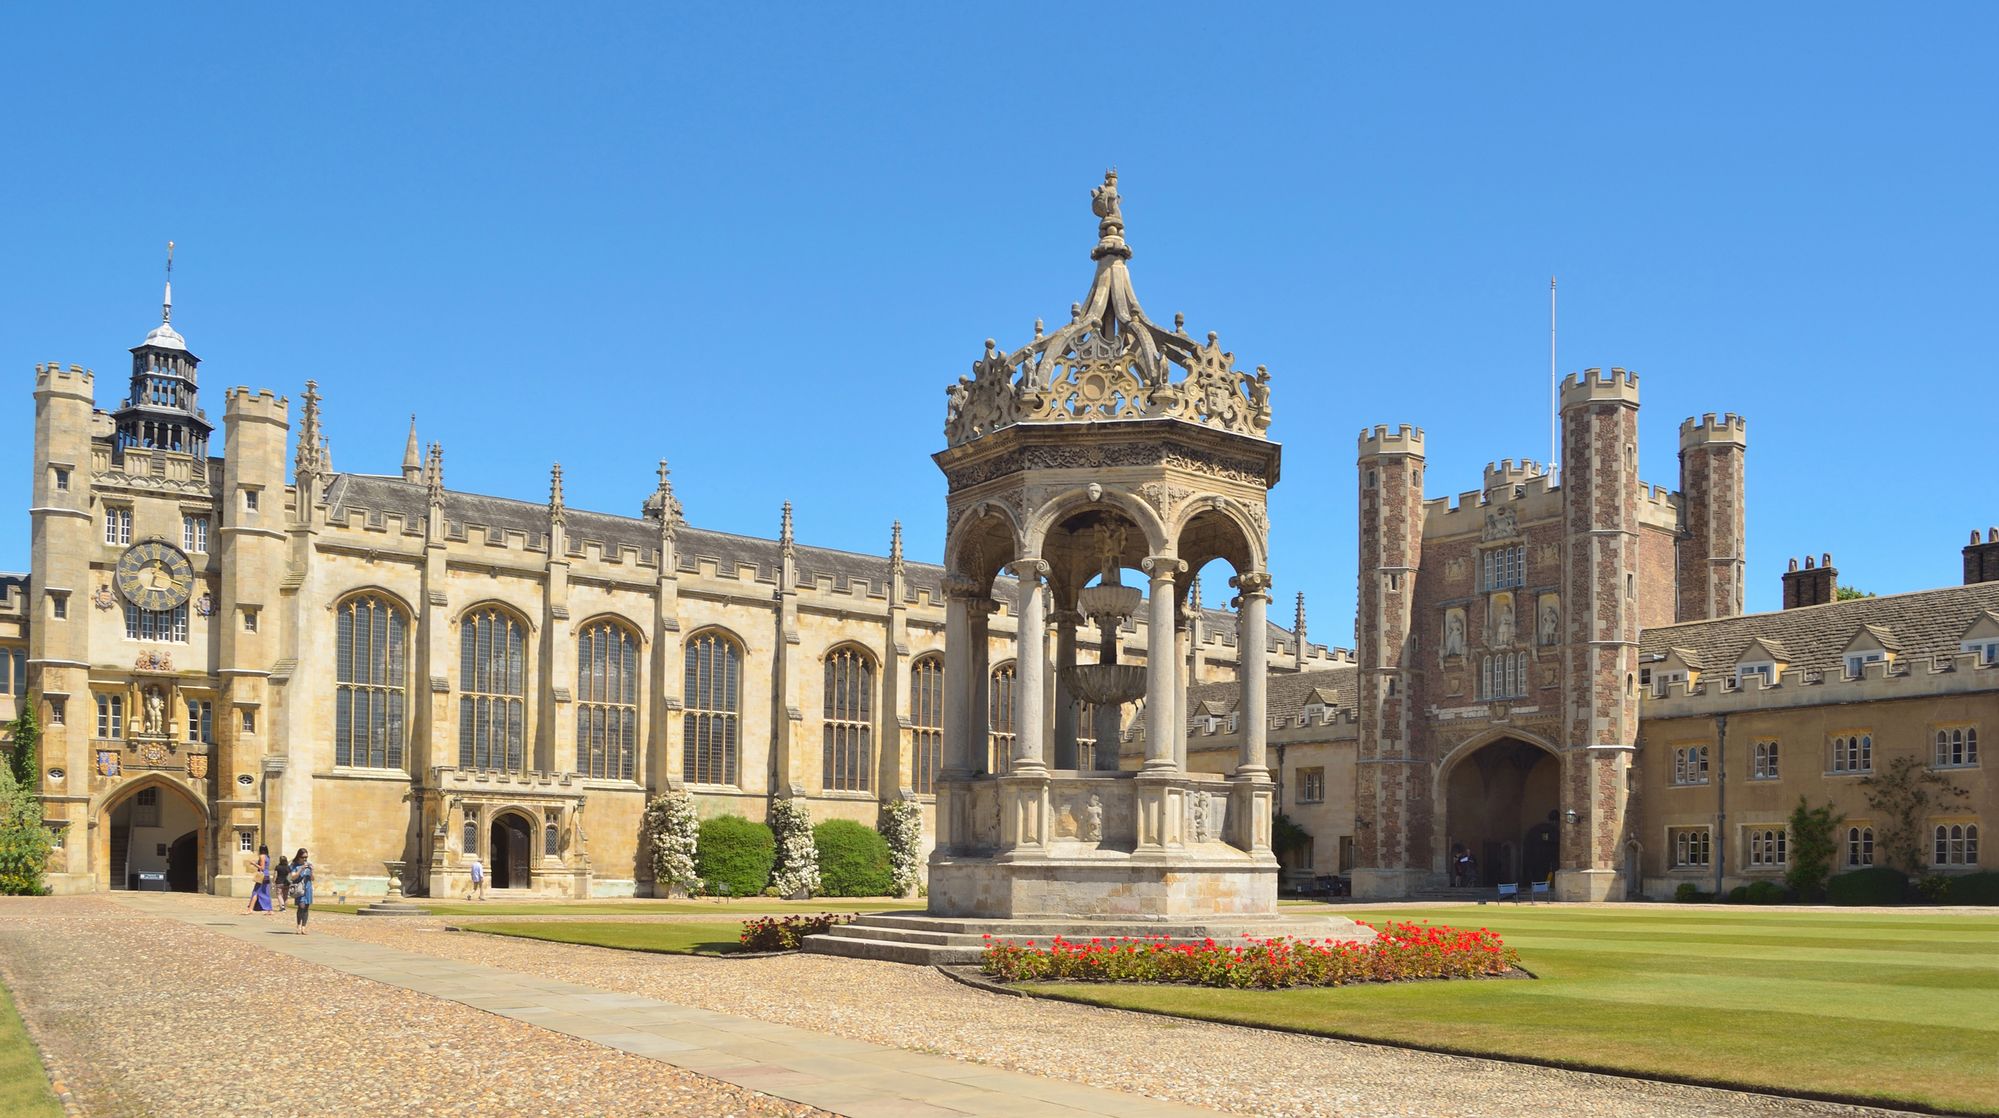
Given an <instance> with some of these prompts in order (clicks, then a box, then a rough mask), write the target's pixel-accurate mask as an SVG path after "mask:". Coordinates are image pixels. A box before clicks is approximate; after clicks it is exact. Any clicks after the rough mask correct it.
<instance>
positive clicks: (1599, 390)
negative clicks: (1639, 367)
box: [1562, 368, 1638, 409]
mask: <svg viewBox="0 0 1999 1118" xmlns="http://www.w3.org/2000/svg"><path fill="white" fill-rule="evenodd" d="M1605 401H1609V402H1614V403H1625V404H1630V405H1632V406H1633V407H1636V406H1637V405H1638V374H1637V373H1634V372H1631V371H1630V370H1629V369H1616V368H1613V369H1611V370H1610V372H1609V373H1608V374H1606V373H1605V372H1604V371H1603V370H1602V369H1584V370H1583V371H1582V372H1581V373H1571V374H1569V376H1568V377H1567V379H1565V380H1563V381H1562V407H1563V408H1564V409H1568V408H1573V407H1580V406H1581V405H1584V404H1594V403H1602V402H1605Z"/></svg>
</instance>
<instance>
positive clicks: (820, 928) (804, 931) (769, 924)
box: [736, 912, 854, 951]
mask: <svg viewBox="0 0 1999 1118" xmlns="http://www.w3.org/2000/svg"><path fill="white" fill-rule="evenodd" d="M853 922H854V918H853V916H852V915H835V914H834V913H831V912H822V913H820V914H819V915H817V916H802V915H801V916H759V917H757V918H756V919H754V920H745V921H743V930H742V932H740V933H739V934H738V935H737V936H736V939H737V940H738V941H739V942H741V943H742V945H743V950H745V951H796V950H798V949H799V948H800V947H803V946H804V945H805V937H806V936H817V935H825V934H826V933H827V932H829V931H832V930H833V927H834V926H835V925H838V924H851V923H853Z"/></svg>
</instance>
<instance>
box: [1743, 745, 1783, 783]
mask: <svg viewBox="0 0 1999 1118" xmlns="http://www.w3.org/2000/svg"><path fill="white" fill-rule="evenodd" d="M1749 752H1750V759H1749V766H1750V767H1749V779H1751V780H1775V779H1777V743H1776V742H1774V741H1759V742H1757V743H1755V744H1754V745H1752V746H1750V747H1749Z"/></svg>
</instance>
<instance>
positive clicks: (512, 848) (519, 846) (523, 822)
mask: <svg viewBox="0 0 1999 1118" xmlns="http://www.w3.org/2000/svg"><path fill="white" fill-rule="evenodd" d="M535 836H536V828H535V825H534V821H533V820H531V819H529V818H528V817H527V816H525V815H522V814H521V813H520V812H518V811H503V812H501V813H499V814H498V815H496V816H494V817H493V830H492V835H491V840H492V845H491V849H492V852H493V865H492V868H491V870H490V872H491V874H492V878H493V888H495V889H528V888H532V887H533V885H534V868H533V867H534V855H535Z"/></svg>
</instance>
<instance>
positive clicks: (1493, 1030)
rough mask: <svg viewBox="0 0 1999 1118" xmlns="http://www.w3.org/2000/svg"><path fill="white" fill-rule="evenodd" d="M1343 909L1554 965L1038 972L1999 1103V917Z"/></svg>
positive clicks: (1303, 1024)
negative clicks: (1332, 975)
mask: <svg viewBox="0 0 1999 1118" xmlns="http://www.w3.org/2000/svg"><path fill="white" fill-rule="evenodd" d="M1340 912H1341V914H1342V915H1348V916H1351V917H1353V918H1355V919H1358V920H1367V921H1373V922H1379V921H1382V920H1384V919H1391V918H1392V919H1414V920H1426V919H1427V920H1429V921H1431V922H1433V923H1438V924H1451V925H1454V926H1468V927H1487V928H1491V929H1492V930H1494V931H1496V932H1499V933H1500V934H1501V935H1503V936H1504V937H1505V938H1506V942H1507V943H1508V944H1509V945H1510V946H1512V947H1515V948H1518V949H1519V951H1520V955H1521V962H1522V964H1523V965H1524V966H1525V967H1527V968H1528V969H1529V970H1531V971H1533V972H1534V973H1535V974H1537V975H1539V976H1540V979H1541V980H1540V981H1538V982H1525V981H1473V982H1425V983H1404V984H1391V985H1380V986H1348V987H1337V988H1332V989H1310V990H1261V991H1260V990H1209V989H1192V988H1188V987H1185V986H1136V985H1134V986H1115V985H1085V984H1078V983H1038V984H1027V985H1024V986H1023V987H1022V988H1023V989H1025V990H1027V991H1029V992H1032V993H1037V994H1042V995H1045V996H1051V997H1058V998H1064V999H1068V1000H1073V1001H1082V1002H1088V1003H1090V1004H1094V1005H1108V1006H1116V1007H1119V1008H1123V1009H1136V1010H1144V1011H1148V1012H1153V1013H1165V1014H1171V1015H1175V1016H1182V1017H1196V1018H1203V1019H1208V1020H1215V1021H1226V1022H1229V1023H1232V1024H1241V1025H1253V1026H1266V1027H1274V1028H1283V1029H1295V1030H1300V1031H1305V1032H1314V1033H1322V1034H1325V1035H1329V1036H1341V1037H1350V1038H1354V1039H1359V1040H1380V1041H1388V1042H1393V1043H1402V1044H1414V1045H1420V1046H1424V1047H1430V1048H1440V1049H1445V1050H1448V1051H1453V1052H1463V1053H1468V1054H1476V1055H1497V1056H1512V1057H1518V1058H1524V1059H1529V1060H1534V1061H1539V1062H1547V1063H1559V1064H1565V1065H1569V1066H1576V1067H1587V1068H1593V1069H1597V1070H1606V1071H1620V1072H1629V1073H1634V1074H1639V1075H1649V1076H1657V1077H1663V1078H1672V1079H1695V1080H1701V1081H1711V1082H1722V1083H1728V1084H1734V1085H1740V1086H1747V1087H1758V1088H1774V1089H1777V1090H1782V1091H1792V1092H1799V1093H1807V1094H1827V1095H1836V1096H1844V1097H1852V1098H1865V1099H1873V1100H1877V1101H1883V1102H1902V1103H1917V1104H1921V1105H1925V1106H1930V1107H1937V1108H1942V1109H1947V1110H1954V1111H1963V1112H1970V1113H1976V1114H1990V1115H1999V916H1958V915H1948V916H1940V915H1935V914H1921V915H1916V914H1911V915H1908V916H1901V915H1892V914H1891V915H1881V914H1865V915H1863V914H1855V915H1845V914H1841V913H1829V912H1803V911H1783V910H1762V911H1746V910H1733V909H1731V910H1718V909H1714V908H1707V907H1702V908H1686V909H1681V908H1665V907H1661V908H1656V909H1639V910H1632V909H1597V908H1587V907H1581V906H1576V907H1569V906H1543V907H1536V908H1525V909H1521V908H1510V907H1509V908H1506V909H1499V908H1495V907H1493V906H1489V905H1488V906H1483V907H1481V906H1476V905H1461V906H1451V907H1439V908H1433V909H1425V910H1422V911H1416V912H1395V911H1392V910H1388V909H1380V910H1364V909H1351V908H1343V909H1341V910H1340Z"/></svg>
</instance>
